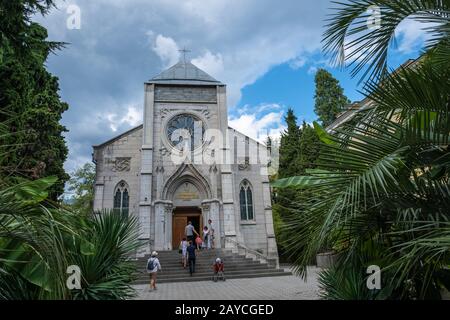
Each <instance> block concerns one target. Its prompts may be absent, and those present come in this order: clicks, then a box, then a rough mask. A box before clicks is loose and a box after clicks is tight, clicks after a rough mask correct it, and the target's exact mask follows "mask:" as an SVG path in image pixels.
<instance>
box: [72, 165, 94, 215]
mask: <svg viewBox="0 0 450 320" xmlns="http://www.w3.org/2000/svg"><path fill="white" fill-rule="evenodd" d="M94 183H95V166H94V165H93V164H92V163H89V162H88V163H86V164H84V165H83V166H82V167H81V168H78V169H77V170H75V171H74V172H73V173H72V174H71V177H70V179H69V181H68V182H67V184H68V190H69V191H70V192H71V193H72V194H73V196H72V197H71V198H70V207H71V209H72V210H74V211H75V212H78V213H81V214H84V215H90V214H92V212H93V204H94Z"/></svg>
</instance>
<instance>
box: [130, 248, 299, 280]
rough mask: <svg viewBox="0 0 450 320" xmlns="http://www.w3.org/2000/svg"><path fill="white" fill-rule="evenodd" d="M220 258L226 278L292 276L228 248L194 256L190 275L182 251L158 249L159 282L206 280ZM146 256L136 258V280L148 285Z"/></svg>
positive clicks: (207, 251)
mask: <svg viewBox="0 0 450 320" xmlns="http://www.w3.org/2000/svg"><path fill="white" fill-rule="evenodd" d="M217 257H220V258H221V259H222V260H223V262H224V264H225V277H226V278H227V279H238V278H257V277H277V276H287V275H291V273H290V272H286V271H284V270H282V269H275V268H272V267H270V266H269V265H267V264H266V263H261V262H259V261H255V260H253V259H250V258H246V257H244V256H242V255H238V254H235V253H232V252H230V251H228V250H223V249H214V250H204V251H201V252H200V253H199V254H198V255H197V261H196V266H195V273H194V274H193V275H192V276H190V275H189V266H188V267H187V268H186V269H183V267H182V265H181V254H179V253H178V251H161V252H159V254H158V258H159V261H160V263H161V267H162V270H163V271H162V272H158V280H157V281H158V283H168V282H187V281H208V280H211V279H212V275H213V271H212V265H213V262H214V260H215V259H216V258H217ZM148 258H149V257H148V256H146V257H144V258H140V259H138V261H137V268H138V279H137V280H136V282H135V283H136V284H148V283H149V276H148V274H147V270H146V266H147V260H148Z"/></svg>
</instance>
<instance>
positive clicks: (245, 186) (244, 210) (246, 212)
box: [239, 181, 254, 220]
mask: <svg viewBox="0 0 450 320" xmlns="http://www.w3.org/2000/svg"><path fill="white" fill-rule="evenodd" d="M239 205H240V209H241V220H253V219H254V215H253V195H252V189H251V188H250V184H249V183H248V182H247V181H244V182H243V183H242V184H241V188H240V192H239Z"/></svg>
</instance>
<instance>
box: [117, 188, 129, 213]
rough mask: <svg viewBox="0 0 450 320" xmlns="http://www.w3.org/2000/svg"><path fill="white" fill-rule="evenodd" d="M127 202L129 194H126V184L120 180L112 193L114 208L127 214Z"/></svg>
mask: <svg viewBox="0 0 450 320" xmlns="http://www.w3.org/2000/svg"><path fill="white" fill-rule="evenodd" d="M129 204H130V195H129V194H128V189H127V185H126V184H125V182H120V183H119V184H118V186H117V187H116V192H115V193H114V210H116V212H119V213H120V214H123V215H126V216H128V210H129Z"/></svg>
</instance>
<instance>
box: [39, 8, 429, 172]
mask: <svg viewBox="0 0 450 320" xmlns="http://www.w3.org/2000/svg"><path fill="white" fill-rule="evenodd" d="M331 6H332V5H331V2H330V1H328V0H309V1H307V0H304V1H301V2H300V1H298V0H284V1H282V2H280V1H276V0H210V1H205V0H185V1H179V0H127V1H123V0H95V1H89V0H67V1H59V0H57V7H58V9H55V10H52V11H51V12H50V14H49V15H48V16H46V17H44V18H42V17H35V20H36V21H38V22H40V23H41V24H43V25H44V26H45V27H47V29H48V30H49V39H50V40H54V41H65V42H67V43H68V45H67V47H66V48H65V49H64V50H62V51H61V52H59V53H58V54H57V55H52V56H51V57H50V58H49V61H48V63H47V65H48V68H49V70H50V71H51V72H52V73H53V74H55V75H56V76H58V77H59V79H60V82H59V83H60V88H61V92H60V93H61V97H62V99H63V100H64V101H66V102H68V103H69V106H70V109H69V110H68V111H67V112H65V114H64V115H63V120H62V122H63V124H64V125H65V126H66V127H67V128H68V130H69V132H68V133H67V134H66V140H67V143H68V146H69V159H68V161H67V162H66V164H65V167H66V170H68V171H72V170H74V169H75V168H76V167H79V166H81V165H83V164H84V163H85V162H88V161H90V160H91V153H92V145H96V144H100V143H102V142H104V141H106V140H108V139H110V138H112V137H114V136H115V135H118V134H120V133H121V132H124V131H126V130H128V129H130V128H131V127H134V126H136V125H138V124H140V123H141V121H142V120H141V119H142V107H143V83H144V81H146V80H148V79H150V78H151V77H153V76H154V75H156V74H158V73H160V72H161V71H162V70H164V69H165V68H167V67H169V66H170V65H172V64H174V63H176V62H177V61H178V60H179V59H180V52H179V51H178V50H179V49H181V48H183V47H187V48H189V49H190V50H191V51H192V52H191V53H190V54H189V56H188V58H189V59H190V60H191V61H192V62H193V63H194V64H196V65H197V66H198V67H200V68H201V69H203V70H205V71H206V72H208V73H209V74H211V75H212V76H214V77H215V78H216V79H218V80H221V81H222V82H224V83H226V84H227V90H228V91H227V92H228V107H229V123H230V125H231V126H232V127H234V128H236V129H237V130H240V131H242V132H244V133H246V134H248V135H250V136H253V137H255V136H256V135H257V133H258V132H259V131H266V132H269V133H270V134H271V135H274V136H277V135H279V134H280V132H281V131H283V130H284V121H283V117H284V114H285V113H286V110H287V108H288V107H292V108H293V109H294V110H295V113H296V115H297V117H298V118H299V121H303V120H305V121H307V122H312V121H313V120H315V118H316V116H315V114H314V111H313V109H314V99H313V97H314V72H315V71H316V70H317V68H326V69H327V70H329V71H330V72H331V73H332V74H333V75H334V76H335V77H336V78H337V79H338V80H339V81H340V83H341V85H342V86H343V88H344V90H345V94H346V95H347V96H348V97H349V98H350V99H351V100H352V101H355V100H360V99H361V98H362V96H361V94H360V93H358V89H359V88H358V86H357V82H358V79H352V78H351V77H350V75H349V70H338V69H336V68H333V67H331V66H330V65H329V63H328V61H327V59H326V57H324V56H323V54H322V53H321V47H322V46H321V43H320V39H321V35H322V33H323V31H324V28H323V25H324V23H323V21H324V19H325V17H326V15H327V14H329V13H330V10H329V8H330V7H331ZM74 8H75V9H76V10H79V13H80V16H79V18H80V20H79V21H80V23H81V24H80V28H79V29H71V28H68V27H67V22H68V21H69V22H70V21H74V20H71V18H72V17H73V13H74V12H75V11H73V10H74ZM421 28H422V26H420V25H417V24H415V23H412V22H410V21H406V22H405V23H403V24H402V25H401V26H400V27H399V28H398V29H397V47H396V48H393V50H392V51H391V58H390V64H391V66H392V67H395V66H398V65H399V64H401V63H403V62H404V61H405V60H407V59H408V58H416V57H417V56H418V52H419V51H418V50H419V49H420V47H421V46H422V44H423V41H424V39H425V34H424V32H423V31H421Z"/></svg>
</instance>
